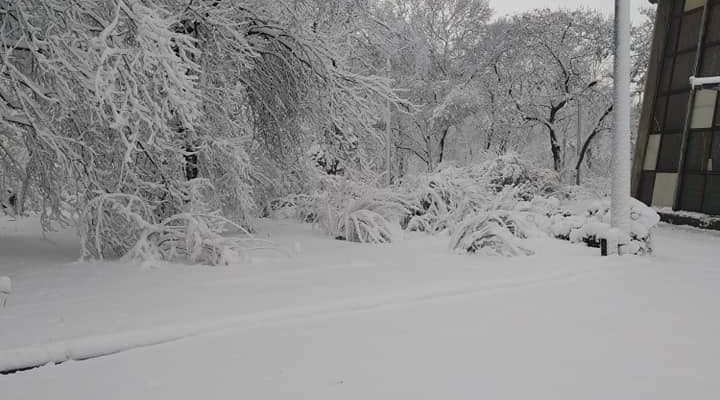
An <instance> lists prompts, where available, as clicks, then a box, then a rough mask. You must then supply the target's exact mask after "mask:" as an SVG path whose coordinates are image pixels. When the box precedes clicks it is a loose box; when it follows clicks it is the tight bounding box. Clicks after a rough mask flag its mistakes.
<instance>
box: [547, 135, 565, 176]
mask: <svg viewBox="0 0 720 400" xmlns="http://www.w3.org/2000/svg"><path fill="white" fill-rule="evenodd" d="M548 130H549V131H550V151H551V152H552V157H553V168H554V169H555V171H556V172H561V171H560V170H561V169H562V154H561V149H560V145H559V144H558V141H557V133H556V132H555V129H553V128H550V127H548Z"/></svg>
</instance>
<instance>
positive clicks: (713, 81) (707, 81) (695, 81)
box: [690, 76, 720, 90]
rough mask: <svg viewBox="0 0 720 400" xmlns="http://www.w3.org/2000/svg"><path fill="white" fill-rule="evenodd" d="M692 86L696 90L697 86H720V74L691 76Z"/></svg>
mask: <svg viewBox="0 0 720 400" xmlns="http://www.w3.org/2000/svg"><path fill="white" fill-rule="evenodd" d="M690 86H691V87H692V89H693V90H694V89H695V88H696V87H703V86H720V76H704V77H698V76H691V77H690Z"/></svg>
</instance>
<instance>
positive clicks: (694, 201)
mask: <svg viewBox="0 0 720 400" xmlns="http://www.w3.org/2000/svg"><path fill="white" fill-rule="evenodd" d="M704 191H705V175H704V174H687V175H683V182H682V190H681V191H680V204H679V206H680V209H682V210H686V211H702V201H703V193H704Z"/></svg>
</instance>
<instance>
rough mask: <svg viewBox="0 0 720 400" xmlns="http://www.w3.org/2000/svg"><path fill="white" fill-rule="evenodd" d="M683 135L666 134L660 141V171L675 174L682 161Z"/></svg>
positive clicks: (658, 168) (658, 167)
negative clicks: (681, 145)
mask: <svg viewBox="0 0 720 400" xmlns="http://www.w3.org/2000/svg"><path fill="white" fill-rule="evenodd" d="M681 142H682V134H679V133H674V134H665V135H662V139H661V141H660V154H659V155H658V165H657V170H658V171H665V172H675V171H677V169H678V162H679V161H680V143H681Z"/></svg>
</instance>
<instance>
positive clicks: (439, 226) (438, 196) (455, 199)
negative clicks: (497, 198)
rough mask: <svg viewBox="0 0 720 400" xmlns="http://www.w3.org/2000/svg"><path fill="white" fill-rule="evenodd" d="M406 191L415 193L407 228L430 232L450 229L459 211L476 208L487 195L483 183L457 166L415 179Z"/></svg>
mask: <svg viewBox="0 0 720 400" xmlns="http://www.w3.org/2000/svg"><path fill="white" fill-rule="evenodd" d="M403 189H405V190H407V191H408V192H410V193H411V195H412V198H413V200H412V201H413V206H414V207H413V208H412V213H411V214H410V215H408V216H407V217H406V218H405V221H404V222H403V225H404V226H403V227H404V228H406V229H408V230H411V231H423V232H430V233H435V232H440V231H443V230H445V229H448V228H450V227H451V226H452V223H453V215H454V214H456V213H457V212H458V209H463V208H468V207H472V206H473V205H474V204H476V203H480V202H482V201H483V200H485V199H486V196H487V192H486V191H485V190H484V188H483V185H482V183H481V182H480V181H479V180H477V179H475V177H473V176H471V175H470V174H468V173H467V170H466V169H464V168H456V167H448V168H446V169H443V170H441V171H438V172H436V173H433V174H422V175H418V176H416V177H413V178H411V179H410V180H408V181H406V182H405V184H404V185H403ZM455 219H457V218H455Z"/></svg>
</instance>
